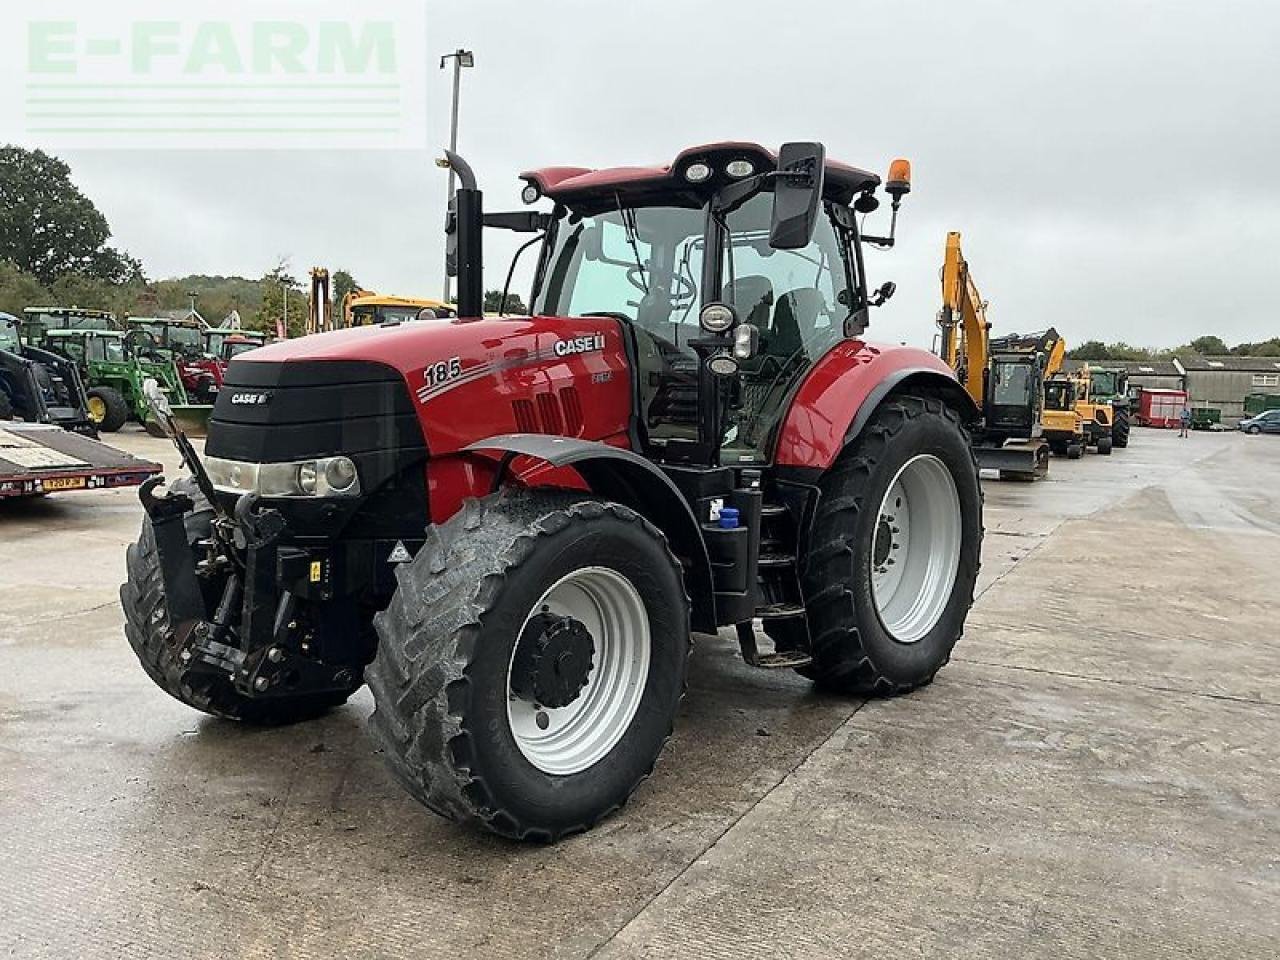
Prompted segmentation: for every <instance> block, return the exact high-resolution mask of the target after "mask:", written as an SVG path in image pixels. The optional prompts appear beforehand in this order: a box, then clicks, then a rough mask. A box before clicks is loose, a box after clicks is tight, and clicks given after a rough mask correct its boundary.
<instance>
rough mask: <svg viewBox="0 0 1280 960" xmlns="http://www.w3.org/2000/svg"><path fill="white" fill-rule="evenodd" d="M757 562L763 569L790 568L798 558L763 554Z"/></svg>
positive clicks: (784, 554) (782, 554)
mask: <svg viewBox="0 0 1280 960" xmlns="http://www.w3.org/2000/svg"><path fill="white" fill-rule="evenodd" d="M757 562H758V563H759V565H760V566H762V567H790V566H792V565H793V564H795V562H796V558H795V557H793V556H791V555H790V554H787V553H761V554H760V559H759V560H758V561H757Z"/></svg>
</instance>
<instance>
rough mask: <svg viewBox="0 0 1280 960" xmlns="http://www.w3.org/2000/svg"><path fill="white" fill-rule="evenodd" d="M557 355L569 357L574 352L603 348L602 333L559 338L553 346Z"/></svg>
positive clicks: (589, 351) (586, 351)
mask: <svg viewBox="0 0 1280 960" xmlns="http://www.w3.org/2000/svg"><path fill="white" fill-rule="evenodd" d="M553 349H554V350H555V352H556V356H557V357H571V356H573V355H574V354H575V353H591V352H593V351H595V350H603V349H604V334H602V333H596V334H592V335H591V336H589V337H573V338H572V339H569V340H561V341H560V342H558V343H557V344H556V345H555V347H554V348H553Z"/></svg>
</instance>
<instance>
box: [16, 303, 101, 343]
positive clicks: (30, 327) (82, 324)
mask: <svg viewBox="0 0 1280 960" xmlns="http://www.w3.org/2000/svg"><path fill="white" fill-rule="evenodd" d="M21 326H22V335H23V336H24V337H25V338H26V339H27V341H28V342H30V343H38V342H39V341H40V340H42V339H43V338H44V335H45V333H46V332H48V331H50V330H115V329H117V325H116V315H115V314H114V313H111V312H110V311H107V310H86V309H84V308H82V307H27V308H26V309H25V310H23V311H22V323H21Z"/></svg>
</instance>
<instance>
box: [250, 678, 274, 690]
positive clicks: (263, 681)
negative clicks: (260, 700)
mask: <svg viewBox="0 0 1280 960" xmlns="http://www.w3.org/2000/svg"><path fill="white" fill-rule="evenodd" d="M270 685H271V681H270V680H268V679H267V678H266V677H258V679H257V680H255V681H253V689H255V690H257V691H258V692H259V693H262V691H263V690H266V689H267V687H269V686H270Z"/></svg>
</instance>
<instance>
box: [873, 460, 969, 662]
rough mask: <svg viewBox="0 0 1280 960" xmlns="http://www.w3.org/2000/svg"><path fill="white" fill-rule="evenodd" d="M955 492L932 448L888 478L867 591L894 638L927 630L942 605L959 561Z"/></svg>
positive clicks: (907, 638) (905, 639)
mask: <svg viewBox="0 0 1280 960" xmlns="http://www.w3.org/2000/svg"><path fill="white" fill-rule="evenodd" d="M961 539H962V534H961V518H960V495H959V493H958V492H957V491H956V482H955V479H954V478H953V477H952V476H951V471H950V470H948V469H947V466H946V464H944V463H943V462H942V461H941V460H939V459H938V458H937V457H935V456H933V455H932V454H920V455H919V456H916V457H912V458H911V459H910V460H908V461H907V462H906V463H904V464H903V465H902V468H901V469H900V470H899V471H898V472H897V474H896V475H895V476H894V478H893V482H892V483H890V484H889V490H888V492H887V493H886V494H885V495H884V500H882V501H881V503H880V514H879V517H878V518H877V522H876V532H875V535H874V536H873V537H872V541H871V594H872V597H873V598H874V600H875V604H876V612H877V613H878V614H879V615H880V622H881V623H883V624H884V628H885V629H886V630H887V631H888V632H889V634H890V635H891V636H892V637H893V638H894V639H895V640H897V641H898V642H899V643H915V642H916V641H918V640H920V639H921V638H923V637H924V636H925V635H926V634H928V633H929V631H930V630H932V629H933V628H934V627H935V626H937V623H938V621H939V620H940V619H942V614H943V612H944V611H945V610H946V608H947V601H948V600H950V599H951V589H952V587H953V586H954V585H955V582H956V572H957V570H958V569H959V567H960V543H961Z"/></svg>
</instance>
